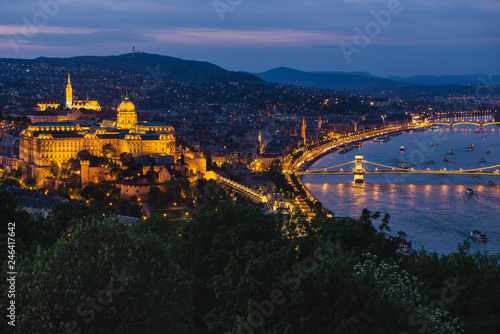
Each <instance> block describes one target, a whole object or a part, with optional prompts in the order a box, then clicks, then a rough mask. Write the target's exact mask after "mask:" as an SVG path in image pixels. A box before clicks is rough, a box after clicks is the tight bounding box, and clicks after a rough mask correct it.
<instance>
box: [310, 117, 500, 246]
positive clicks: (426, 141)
mask: <svg viewBox="0 0 500 334" xmlns="http://www.w3.org/2000/svg"><path fill="white" fill-rule="evenodd" d="M489 127H490V128H488V129H484V131H483V133H474V130H475V129H477V127H467V126H466V125H461V126H457V127H456V128H454V129H451V130H450V129H447V128H442V129H440V130H434V131H432V130H427V131H425V132H415V133H407V134H406V133H405V134H403V135H401V136H396V137H393V138H392V140H391V141H389V142H386V143H373V142H372V141H369V142H365V143H364V144H363V148H361V149H355V150H353V151H351V152H349V153H347V154H338V153H336V152H333V153H331V154H328V155H326V156H324V157H323V158H321V159H319V160H318V161H316V162H315V163H314V164H313V165H312V166H311V167H310V168H311V169H314V168H324V167H329V166H334V165H338V164H341V163H344V162H348V161H352V160H354V156H355V155H363V156H364V159H365V160H367V161H370V162H375V163H380V164H384V165H392V166H397V165H398V163H399V161H402V160H404V161H407V162H409V163H410V165H411V167H413V168H415V169H427V168H430V169H433V170H439V169H441V168H446V169H447V170H451V169H459V168H462V169H471V168H478V167H483V166H489V165H498V164H500V145H499V144H500V130H499V129H500V128H499V127H496V126H489ZM483 135H486V138H485V139H482V136H483ZM431 142H434V143H436V146H434V147H430V146H429V145H430V143H431ZM470 144H474V145H475V148H476V149H475V151H472V152H471V151H469V150H468V146H469V145H470ZM402 145H403V146H405V147H406V151H405V152H400V151H399V147H400V146H402ZM450 150H452V151H453V152H454V154H453V155H451V156H448V151H450ZM486 150H490V152H491V153H489V154H487V153H486ZM443 157H448V159H449V162H447V163H446V162H444V161H443ZM483 157H484V158H485V159H486V161H487V163H481V158H483ZM430 159H432V160H434V163H432V164H431V163H429V160H430ZM364 179H365V183H363V184H355V183H354V182H353V176H344V175H318V176H309V175H307V176H304V177H302V180H303V182H304V183H305V185H306V186H307V187H308V188H309V189H310V190H311V192H312V193H313V194H314V195H315V196H316V198H318V200H320V201H321V202H322V203H323V204H324V205H325V207H327V208H328V209H330V210H332V211H333V212H334V213H335V215H336V216H339V217H343V216H354V217H355V216H359V215H360V214H361V211H362V210H363V208H365V207H366V208H368V209H369V210H371V211H381V212H382V213H384V212H389V213H390V214H391V223H390V226H391V228H392V234H396V233H397V231H399V230H402V231H405V232H406V233H407V234H408V239H410V240H412V241H413V244H414V248H419V247H420V245H424V246H425V248H426V250H428V251H436V252H438V253H448V252H451V251H454V250H456V248H457V244H458V243H459V242H461V241H463V240H464V239H468V233H469V231H470V230H472V229H478V230H481V231H483V232H485V233H486V234H487V236H488V242H486V243H479V242H477V241H475V240H472V239H470V240H471V242H472V250H473V251H476V250H487V251H489V252H490V253H499V252H500V220H499V218H498V216H499V214H500V185H498V184H500V176H478V177H474V176H472V175H471V176H466V175H460V176H456V175H446V176H439V175H365V178H364ZM490 179H491V180H494V181H495V183H496V184H497V186H488V185H487V183H488V180H490ZM468 187H470V188H472V189H473V190H474V194H473V195H467V194H466V193H465V191H466V188H468Z"/></svg>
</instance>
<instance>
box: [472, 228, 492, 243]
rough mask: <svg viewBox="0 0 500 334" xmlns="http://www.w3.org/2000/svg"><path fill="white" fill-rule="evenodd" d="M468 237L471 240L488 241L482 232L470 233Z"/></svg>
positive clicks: (474, 231)
mask: <svg viewBox="0 0 500 334" xmlns="http://www.w3.org/2000/svg"><path fill="white" fill-rule="evenodd" d="M469 236H470V237H471V238H472V239H476V240H479V241H482V242H485V241H488V238H487V237H486V234H484V233H483V232H481V231H478V230H473V231H470V232H469Z"/></svg>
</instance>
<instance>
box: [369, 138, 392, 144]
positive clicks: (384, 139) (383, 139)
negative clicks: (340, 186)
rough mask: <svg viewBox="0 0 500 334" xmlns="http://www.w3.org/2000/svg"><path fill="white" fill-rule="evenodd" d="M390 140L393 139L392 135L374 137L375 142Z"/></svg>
mask: <svg viewBox="0 0 500 334" xmlns="http://www.w3.org/2000/svg"><path fill="white" fill-rule="evenodd" d="M389 140H391V136H379V137H375V138H373V141H374V142H375V143H385V142H386V141H389Z"/></svg>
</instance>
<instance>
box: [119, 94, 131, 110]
mask: <svg viewBox="0 0 500 334" xmlns="http://www.w3.org/2000/svg"><path fill="white" fill-rule="evenodd" d="M118 112H135V106H134V104H133V103H132V102H131V101H130V100H129V99H128V97H126V98H125V100H124V101H122V103H120V106H119V107H118Z"/></svg>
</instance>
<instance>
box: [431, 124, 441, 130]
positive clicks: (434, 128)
mask: <svg viewBox="0 0 500 334" xmlns="http://www.w3.org/2000/svg"><path fill="white" fill-rule="evenodd" d="M439 128H440V126H439V125H437V124H434V125H431V130H439Z"/></svg>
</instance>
